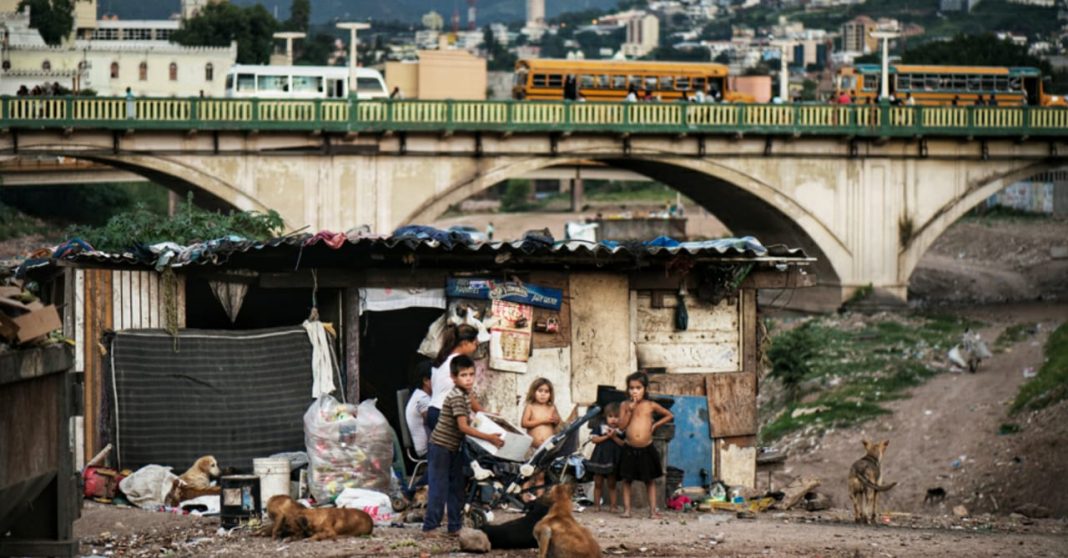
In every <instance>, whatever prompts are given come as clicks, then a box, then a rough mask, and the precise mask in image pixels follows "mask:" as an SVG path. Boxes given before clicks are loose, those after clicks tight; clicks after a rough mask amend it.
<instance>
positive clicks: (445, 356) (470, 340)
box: [426, 324, 482, 432]
mask: <svg viewBox="0 0 1068 558" xmlns="http://www.w3.org/2000/svg"><path fill="white" fill-rule="evenodd" d="M477 350H478V329H477V328H475V327H472V326H469V325H467V324H462V325H454V324H449V325H448V326H446V329H445V335H444V336H442V339H441V350H439V351H438V357H437V358H435V359H434V367H433V368H432V369H431V370H430V384H431V391H432V393H431V396H430V409H428V410H427V412H426V426H427V429H428V430H429V431H430V432H433V431H434V427H435V426H437V424H438V417H439V416H440V415H441V405H442V403H444V402H445V396H446V395H448V394H449V392H450V391H452V388H453V382H452V372H451V371H450V370H449V366H450V365H451V364H452V359H454V358H456V357H457V356H459V355H467V356H471V355H472V354H474V352H475V351H477ZM481 410H482V405H481V404H479V402H478V397H474V393H472V397H471V411H472V412H475V413H477V412H479V411H481Z"/></svg>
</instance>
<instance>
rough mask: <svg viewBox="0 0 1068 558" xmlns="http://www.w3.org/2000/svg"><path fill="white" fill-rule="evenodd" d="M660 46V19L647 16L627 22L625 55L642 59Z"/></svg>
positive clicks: (624, 44) (650, 15)
mask: <svg viewBox="0 0 1068 558" xmlns="http://www.w3.org/2000/svg"><path fill="white" fill-rule="evenodd" d="M659 45H660V19H658V18H657V17H656V16H655V15H652V14H646V15H644V16H640V17H636V18H633V19H631V20H629V21H627V40H626V42H625V43H623V54H625V55H627V56H634V57H640V56H645V55H646V54H649V53H650V52H652V51H653V50H654V49H656V47H658V46H659Z"/></svg>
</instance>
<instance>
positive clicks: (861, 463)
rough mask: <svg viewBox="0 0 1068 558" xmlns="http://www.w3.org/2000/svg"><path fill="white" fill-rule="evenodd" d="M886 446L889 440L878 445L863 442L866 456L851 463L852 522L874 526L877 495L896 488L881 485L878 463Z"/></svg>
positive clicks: (850, 496)
mask: <svg viewBox="0 0 1068 558" xmlns="http://www.w3.org/2000/svg"><path fill="white" fill-rule="evenodd" d="M888 445H890V440H883V441H882V442H879V443H872V442H869V441H868V440H864V451H865V452H867V454H866V455H865V456H864V457H861V458H860V459H858V460H857V461H856V462H855V463H853V467H851V468H850V469H849V498H850V499H851V500H853V520H854V521H856V522H857V523H871V524H875V515H876V514H877V513H878V507H879V493H880V492H886V491H887V490H890V489H891V488H893V487H895V486H897V483H896V482H892V483H890V484H887V485H883V484H881V483H882V482H883V472H882V467H881V465H880V463H881V462H882V460H883V454H884V453H886V446H888ZM865 500H867V502H868V514H867V515H865V513H864V507H865V506H864V502H865Z"/></svg>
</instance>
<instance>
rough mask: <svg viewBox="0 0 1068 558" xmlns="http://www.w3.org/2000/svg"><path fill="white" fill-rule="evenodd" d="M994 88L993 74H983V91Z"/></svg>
mask: <svg viewBox="0 0 1068 558" xmlns="http://www.w3.org/2000/svg"><path fill="white" fill-rule="evenodd" d="M993 90H994V76H983V91H993Z"/></svg>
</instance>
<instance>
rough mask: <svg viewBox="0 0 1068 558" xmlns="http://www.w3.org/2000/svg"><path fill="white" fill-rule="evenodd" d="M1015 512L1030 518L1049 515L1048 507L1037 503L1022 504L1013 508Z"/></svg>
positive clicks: (1040, 517) (1041, 517)
mask: <svg viewBox="0 0 1068 558" xmlns="http://www.w3.org/2000/svg"><path fill="white" fill-rule="evenodd" d="M1014 511H1015V512H1016V513H1018V514H1020V515H1023V516H1026V517H1029V518H1032V519H1044V518H1047V517H1049V516H1050V511H1049V508H1047V507H1046V506H1042V505H1039V504H1033V503H1028V504H1022V505H1020V506H1017V507H1016V510H1014Z"/></svg>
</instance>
